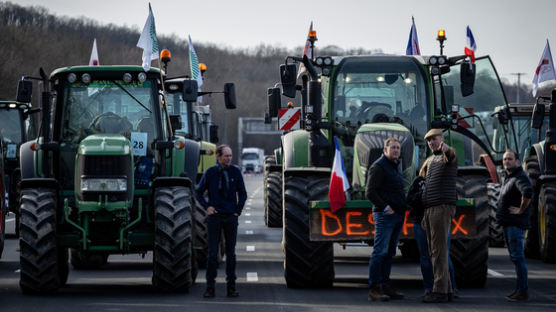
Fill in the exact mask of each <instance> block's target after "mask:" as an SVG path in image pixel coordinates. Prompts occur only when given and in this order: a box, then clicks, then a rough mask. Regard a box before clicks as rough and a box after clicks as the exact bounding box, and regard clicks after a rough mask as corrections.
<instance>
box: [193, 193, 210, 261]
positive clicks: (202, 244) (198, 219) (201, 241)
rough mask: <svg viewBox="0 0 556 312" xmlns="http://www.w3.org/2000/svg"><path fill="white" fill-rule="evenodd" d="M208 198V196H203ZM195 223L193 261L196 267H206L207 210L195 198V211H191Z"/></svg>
mask: <svg viewBox="0 0 556 312" xmlns="http://www.w3.org/2000/svg"><path fill="white" fill-rule="evenodd" d="M205 199H206V200H208V198H205ZM193 214H194V215H193V220H194V223H195V235H193V239H194V242H193V246H194V248H195V257H194V259H195V261H196V262H197V267H198V268H201V269H204V268H206V267H207V256H208V240H207V224H206V223H205V220H206V218H207V211H206V210H205V207H203V206H202V205H201V204H200V203H198V202H197V201H196V200H195V211H194V213H193Z"/></svg>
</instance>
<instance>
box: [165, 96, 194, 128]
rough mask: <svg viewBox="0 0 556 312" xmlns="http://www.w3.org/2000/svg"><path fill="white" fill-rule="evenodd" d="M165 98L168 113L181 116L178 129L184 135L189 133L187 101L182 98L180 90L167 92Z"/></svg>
mask: <svg viewBox="0 0 556 312" xmlns="http://www.w3.org/2000/svg"><path fill="white" fill-rule="evenodd" d="M166 100H167V101H168V113H170V115H180V116H181V129H180V130H179V131H180V132H182V133H185V134H186V135H191V132H192V130H191V125H189V115H190V114H191V112H190V111H189V106H188V105H187V102H184V101H183V100H182V95H181V93H180V92H175V93H167V94H166Z"/></svg>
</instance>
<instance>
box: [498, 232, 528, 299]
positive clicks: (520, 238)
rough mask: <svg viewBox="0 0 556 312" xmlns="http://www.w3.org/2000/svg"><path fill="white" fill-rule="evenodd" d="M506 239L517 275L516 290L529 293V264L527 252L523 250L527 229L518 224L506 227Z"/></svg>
mask: <svg viewBox="0 0 556 312" xmlns="http://www.w3.org/2000/svg"><path fill="white" fill-rule="evenodd" d="M504 239H505V240H506V245H507V246H508V251H509V252H510V259H511V260H512V262H513V263H514V265H515V274H516V275H517V286H516V290H520V291H523V292H525V293H527V292H528V291H529V286H528V284H527V264H526V263H525V254H524V252H523V249H524V242H525V230H524V229H520V228H518V227H517V226H505V227H504Z"/></svg>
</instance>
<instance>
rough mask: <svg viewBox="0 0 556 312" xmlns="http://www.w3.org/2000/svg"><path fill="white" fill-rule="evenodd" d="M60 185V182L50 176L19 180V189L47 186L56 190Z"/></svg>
mask: <svg viewBox="0 0 556 312" xmlns="http://www.w3.org/2000/svg"><path fill="white" fill-rule="evenodd" d="M59 187H60V183H58V181H57V180H56V179H52V178H33V177H32V178H28V179H25V178H24V179H22V180H21V189H22V190H23V189H35V188H37V189H38V188H47V189H53V190H57V189H58V188H59Z"/></svg>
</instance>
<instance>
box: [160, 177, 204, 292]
mask: <svg viewBox="0 0 556 312" xmlns="http://www.w3.org/2000/svg"><path fill="white" fill-rule="evenodd" d="M192 203H193V199H192V197H191V189H190V188H187V187H181V186H173V187H160V188H158V189H156V190H155V194H154V211H155V216H154V222H155V229H154V230H155V233H154V252H153V277H152V283H153V286H154V287H156V288H157V289H159V290H161V291H165V292H178V291H181V292H186V291H188V290H189V287H190V286H191V284H192V283H193V280H192V272H191V271H192V261H194V260H193V259H192V237H191V227H192V211H191V208H192V207H191V206H192Z"/></svg>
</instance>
